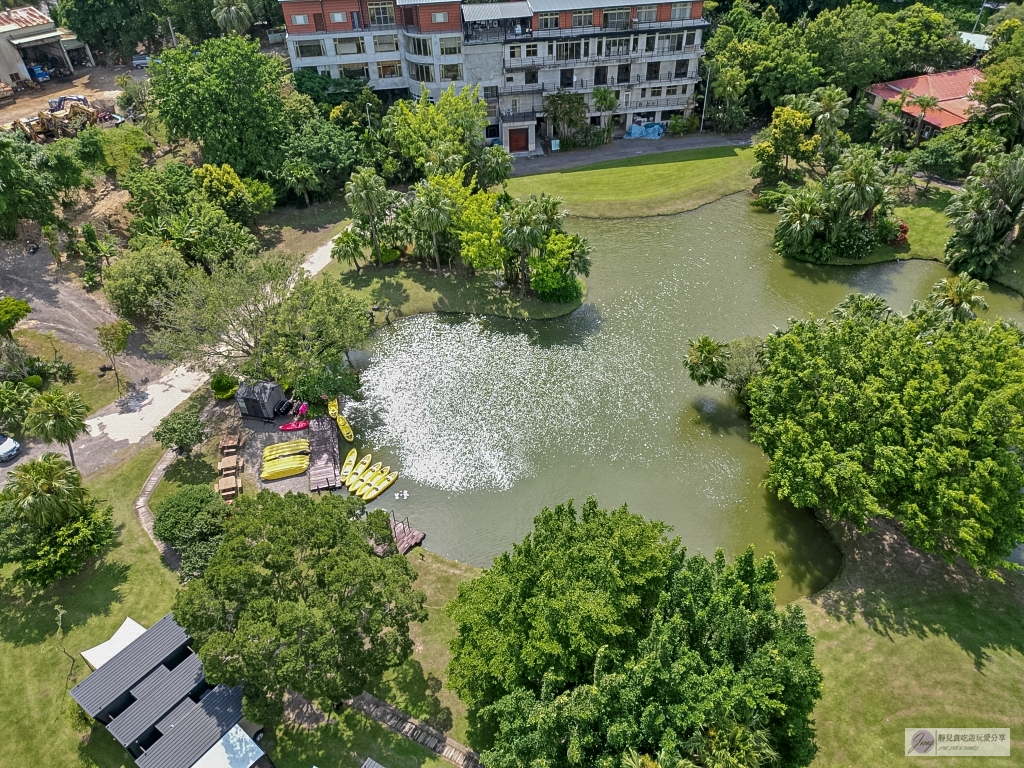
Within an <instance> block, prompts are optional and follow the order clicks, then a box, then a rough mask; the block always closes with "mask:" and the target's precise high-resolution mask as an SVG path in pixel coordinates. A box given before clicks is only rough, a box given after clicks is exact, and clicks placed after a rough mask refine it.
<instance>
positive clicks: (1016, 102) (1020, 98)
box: [986, 88, 1024, 137]
mask: <svg viewBox="0 0 1024 768" xmlns="http://www.w3.org/2000/svg"><path fill="white" fill-rule="evenodd" d="M986 116H987V117H988V118H989V119H990V120H999V119H1000V118H1002V117H1009V118H1011V119H1012V120H1013V122H1014V130H1015V131H1016V134H1015V135H1016V136H1018V137H1019V136H1020V135H1021V134H1022V133H1024V91H1022V90H1021V89H1020V88H1018V89H1017V90H1015V91H1014V92H1013V93H1012V94H1010V98H1009V99H1007V100H1006V101H1005V102H1000V103H998V104H993V105H992V106H991V107H989V108H988V111H987V112H986Z"/></svg>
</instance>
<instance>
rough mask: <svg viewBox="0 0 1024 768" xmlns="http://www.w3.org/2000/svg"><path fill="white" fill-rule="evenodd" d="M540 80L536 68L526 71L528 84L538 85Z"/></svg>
mask: <svg viewBox="0 0 1024 768" xmlns="http://www.w3.org/2000/svg"><path fill="white" fill-rule="evenodd" d="M538 82H539V80H538V77H537V70H536V69H531V70H529V71H528V72H527V73H526V84H527V85H536V84H537V83H538Z"/></svg>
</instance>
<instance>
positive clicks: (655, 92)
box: [651, 88, 661, 99]
mask: <svg viewBox="0 0 1024 768" xmlns="http://www.w3.org/2000/svg"><path fill="white" fill-rule="evenodd" d="M658 96H661V88H651V98H652V99H654V98H657V97H658Z"/></svg>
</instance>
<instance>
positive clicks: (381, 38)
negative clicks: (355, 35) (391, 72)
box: [360, 35, 398, 53]
mask: <svg viewBox="0 0 1024 768" xmlns="http://www.w3.org/2000/svg"><path fill="white" fill-rule="evenodd" d="M361 40H362V38H360V41H361ZM373 50H374V51H375V52H376V53H390V52H392V51H397V50H398V35H374V36H373ZM360 53H362V51H360Z"/></svg>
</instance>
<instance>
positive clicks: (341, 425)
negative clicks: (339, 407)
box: [335, 414, 356, 443]
mask: <svg viewBox="0 0 1024 768" xmlns="http://www.w3.org/2000/svg"><path fill="white" fill-rule="evenodd" d="M335 421H337V422H338V429H340V430H341V436H342V437H344V438H345V439H346V440H348V441H349V442H350V443H351V442H352V441H353V440H355V439H356V436H355V433H353V432H352V427H350V426H349V424H348V419H346V418H345V417H344V416H342V415H341V414H338V415H337V416H336V417H335Z"/></svg>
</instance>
